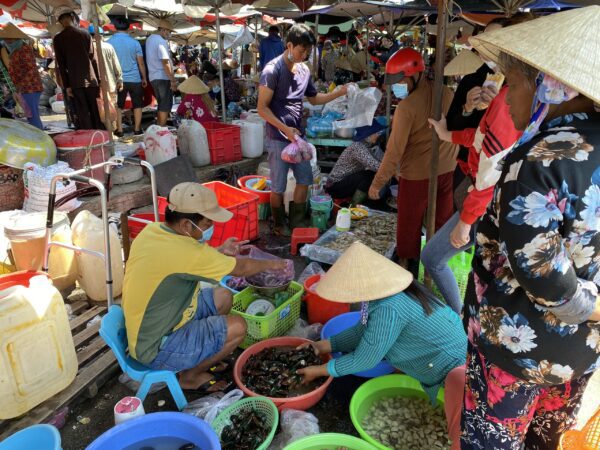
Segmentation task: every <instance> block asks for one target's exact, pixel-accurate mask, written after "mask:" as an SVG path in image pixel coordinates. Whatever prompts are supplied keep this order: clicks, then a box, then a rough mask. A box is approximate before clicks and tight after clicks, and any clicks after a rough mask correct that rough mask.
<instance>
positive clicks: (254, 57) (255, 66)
mask: <svg viewBox="0 0 600 450" xmlns="http://www.w3.org/2000/svg"><path fill="white" fill-rule="evenodd" d="M255 17H258V16H255ZM261 22H262V16H261ZM254 45H256V47H257V48H258V19H257V20H256V23H255V24H254ZM257 55H258V53H256V52H252V71H253V73H254V75H256V74H257V73H258V58H257Z"/></svg>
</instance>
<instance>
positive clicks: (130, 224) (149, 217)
mask: <svg viewBox="0 0 600 450" xmlns="http://www.w3.org/2000/svg"><path fill="white" fill-rule="evenodd" d="M132 219H141V220H146V221H147V222H146V223H143V222H138V221H137V220H132ZM158 219H159V220H160V221H161V222H164V221H165V215H164V213H159V214H158ZM150 222H154V213H140V214H132V215H131V216H129V217H127V228H128V229H129V239H131V240H134V239H135V238H136V237H137V235H138V234H140V233H141V232H142V230H143V229H144V228H146V225H148V223H150Z"/></svg>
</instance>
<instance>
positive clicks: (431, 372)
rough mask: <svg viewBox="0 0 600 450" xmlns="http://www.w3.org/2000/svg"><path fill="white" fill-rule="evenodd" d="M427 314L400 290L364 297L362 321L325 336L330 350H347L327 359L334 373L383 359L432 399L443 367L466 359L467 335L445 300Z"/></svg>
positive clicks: (444, 373)
mask: <svg viewBox="0 0 600 450" xmlns="http://www.w3.org/2000/svg"><path fill="white" fill-rule="evenodd" d="M432 307H433V312H432V313H431V315H429V316H428V315H427V314H426V313H425V311H424V310H423V307H422V306H421V304H420V302H419V301H417V300H413V299H412V298H410V297H409V296H408V295H407V294H405V293H399V294H396V295H393V296H390V297H387V298H384V299H382V300H375V301H372V302H369V320H368V322H367V325H366V326H363V325H362V324H361V323H358V324H357V325H355V326H354V327H352V328H349V329H348V330H345V331H343V332H342V333H339V334H337V335H335V336H332V337H331V338H330V341H331V347H332V350H333V351H334V352H343V353H347V354H346V355H344V356H342V357H340V358H337V359H333V360H331V361H329V363H328V364H327V370H328V372H329V373H330V375H332V376H334V377H341V376H344V375H350V374H353V373H356V372H360V371H363V370H368V369H371V368H373V367H375V365H377V364H378V363H379V362H380V361H381V360H382V359H385V360H387V361H388V362H389V363H390V364H392V365H393V366H394V367H396V368H397V369H399V370H401V371H402V372H404V373H406V374H407V375H410V376H411V377H413V378H415V379H416V380H418V381H419V382H420V383H421V385H422V386H423V389H424V390H425V392H427V395H428V396H429V398H430V400H431V401H432V402H435V398H436V396H437V393H438V391H439V389H440V387H441V386H442V385H443V383H444V381H445V379H446V376H447V375H448V373H449V372H450V371H451V370H452V369H454V368H455V367H458V366H461V365H463V364H465V360H466V353H467V336H466V334H465V331H464V329H463V326H462V323H461V320H460V317H459V316H458V315H457V314H456V313H455V312H454V311H452V309H450V308H449V307H448V306H442V305H433V306H432Z"/></svg>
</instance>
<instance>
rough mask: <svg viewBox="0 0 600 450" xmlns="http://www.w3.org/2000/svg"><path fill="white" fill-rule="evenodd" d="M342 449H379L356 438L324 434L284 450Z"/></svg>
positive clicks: (293, 443) (316, 435) (300, 441)
mask: <svg viewBox="0 0 600 450" xmlns="http://www.w3.org/2000/svg"><path fill="white" fill-rule="evenodd" d="M340 447H344V448H347V449H348V450H376V449H377V447H374V446H372V445H371V444H369V443H368V442H365V441H363V440H362V439H359V438H357V437H354V436H348V435H347V434H339V433H322V434H315V435H312V436H307V437H305V438H302V439H300V440H298V441H296V442H292V443H291V444H290V445H288V446H286V447H285V448H284V449H283V450H337V449H338V448H340Z"/></svg>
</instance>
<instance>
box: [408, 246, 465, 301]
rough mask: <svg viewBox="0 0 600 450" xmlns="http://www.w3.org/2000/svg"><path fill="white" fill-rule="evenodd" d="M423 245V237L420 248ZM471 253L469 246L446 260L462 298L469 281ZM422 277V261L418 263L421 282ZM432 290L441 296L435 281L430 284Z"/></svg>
mask: <svg viewBox="0 0 600 450" xmlns="http://www.w3.org/2000/svg"><path fill="white" fill-rule="evenodd" d="M423 247H425V239H422V240H421V250H423ZM473 253H474V249H473V247H471V250H468V251H465V252H460V253H459V254H458V255H455V256H453V257H452V258H451V259H450V261H448V266H449V267H450V270H452V273H453V274H454V278H456V283H457V284H458V290H459V291H460V297H461V298H462V299H463V300H464V298H465V293H466V292H467V284H468V282H469V274H470V273H471V262H472V261H473ZM424 279H425V268H424V267H423V263H419V281H420V282H423V280H424ZM432 290H433V293H434V294H435V295H436V296H437V297H439V298H442V294H441V293H440V291H439V289H438V288H437V286H436V285H435V283H434V284H433V286H432Z"/></svg>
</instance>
